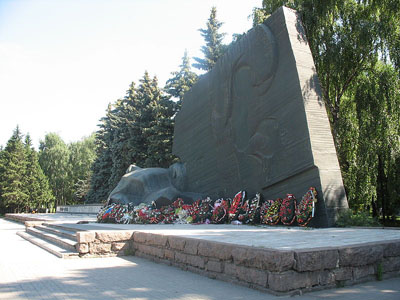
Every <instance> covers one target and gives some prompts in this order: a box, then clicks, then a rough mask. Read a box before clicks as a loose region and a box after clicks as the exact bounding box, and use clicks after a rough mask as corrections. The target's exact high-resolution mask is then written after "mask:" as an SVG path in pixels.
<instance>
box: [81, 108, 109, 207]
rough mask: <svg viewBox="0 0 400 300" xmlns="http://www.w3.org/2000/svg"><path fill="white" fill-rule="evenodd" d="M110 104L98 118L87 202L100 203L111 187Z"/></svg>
mask: <svg viewBox="0 0 400 300" xmlns="http://www.w3.org/2000/svg"><path fill="white" fill-rule="evenodd" d="M111 111H112V106H111V104H109V105H108V107H107V113H106V116H105V117H103V118H102V119H101V120H100V122H101V123H100V124H99V125H98V126H99V127H100V129H99V130H98V131H97V132H96V135H95V144H96V160H95V161H94V163H93V165H92V177H91V179H90V189H89V192H88V195H87V202H88V203H101V202H104V201H105V200H107V197H108V195H109V193H110V192H111V189H112V188H111V187H110V186H109V184H108V180H109V178H110V176H111V167H112V156H111V148H110V147H111V141H112V139H111V135H112V132H111V124H110V123H111V120H110V115H111Z"/></svg>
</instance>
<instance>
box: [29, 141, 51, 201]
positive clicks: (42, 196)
mask: <svg viewBox="0 0 400 300" xmlns="http://www.w3.org/2000/svg"><path fill="white" fill-rule="evenodd" d="M25 151H26V157H27V165H26V174H25V178H24V181H25V187H26V192H27V195H28V203H29V206H30V208H33V209H38V208H42V209H43V208H47V206H48V204H49V203H50V202H51V201H53V200H54V196H53V194H52V191H51V189H50V186H49V181H48V179H47V177H46V175H44V173H43V170H42V168H41V167H40V165H39V156H38V153H37V152H36V150H35V149H34V148H33V147H32V140H31V139H30V136H29V134H28V135H26V137H25Z"/></svg>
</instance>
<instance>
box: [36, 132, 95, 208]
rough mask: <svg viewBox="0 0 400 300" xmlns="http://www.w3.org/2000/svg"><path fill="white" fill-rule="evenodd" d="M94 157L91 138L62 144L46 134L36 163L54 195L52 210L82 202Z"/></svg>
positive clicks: (53, 135)
mask: <svg viewBox="0 0 400 300" xmlns="http://www.w3.org/2000/svg"><path fill="white" fill-rule="evenodd" d="M95 155H96V154H95V144H94V136H90V137H87V138H83V139H82V140H81V141H78V142H75V143H71V144H66V143H65V142H64V141H63V140H62V139H61V137H60V136H59V135H58V134H56V133H48V134H47V135H46V136H45V139H44V141H41V142H40V146H39V163H40V166H41V167H42V169H43V172H44V173H45V174H46V176H47V177H48V178H49V183H50V186H51V189H52V191H53V194H54V196H55V201H54V205H53V207H56V206H58V205H66V204H74V203H76V202H79V201H84V200H85V198H86V196H85V193H84V191H82V188H83V187H86V192H87V185H88V182H89V180H90V177H91V165H92V164H93V161H94V159H95ZM78 191H79V193H78ZM78 194H79V196H78Z"/></svg>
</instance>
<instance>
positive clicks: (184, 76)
mask: <svg viewBox="0 0 400 300" xmlns="http://www.w3.org/2000/svg"><path fill="white" fill-rule="evenodd" d="M179 68H180V69H179V71H175V72H172V73H171V75H172V76H173V77H172V78H170V79H168V80H167V82H166V84H165V87H164V90H165V91H166V92H167V93H168V94H169V95H170V96H171V97H172V98H173V99H175V100H176V101H177V102H176V107H175V111H179V110H180V107H181V105H182V100H183V96H184V95H185V93H186V92H187V91H188V90H190V89H191V88H192V86H193V85H194V84H195V83H196V81H197V74H196V73H194V72H192V69H191V67H190V58H189V56H188V53H187V51H186V50H185V54H184V55H183V57H182V64H181V65H180V66H179Z"/></svg>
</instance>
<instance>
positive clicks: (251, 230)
mask: <svg viewBox="0 0 400 300" xmlns="http://www.w3.org/2000/svg"><path fill="white" fill-rule="evenodd" d="M59 215H61V216H59ZM59 215H58V214H53V215H51V216H49V218H51V220H52V221H53V222H57V223H58V226H62V227H63V228H65V230H70V231H74V232H76V241H77V244H76V249H77V251H78V252H79V255H80V256H81V257H98V256H115V255H136V256H140V257H144V258H147V259H151V260H153V261H156V262H161V263H165V264H168V265H173V266H177V267H180V268H182V269H185V270H188V271H192V272H195V273H199V274H202V275H205V276H208V277H211V278H216V279H220V280H224V281H229V282H234V283H238V284H241V285H246V286H249V287H252V288H256V289H259V290H265V291H268V292H271V293H274V294H296V293H301V292H307V291H311V290H318V289H325V288H332V287H338V286H345V285H352V284H356V283H359V282H365V281H372V280H377V279H384V278H389V277H394V276H398V275H400V230H395V229H382V228H374V229H360V228H343V229H341V228H329V229H307V228H297V227H261V226H260V227H258V226H243V225H240V226H235V225H184V224H179V225H119V224H97V223H88V224H76V222H74V223H73V222H68V220H65V219H64V223H63V222H62V221H63V219H62V216H65V214H59ZM36 217H37V216H36ZM41 218H43V219H46V218H47V216H45V215H42V216H41ZM57 218H58V220H57ZM47 221H49V219H47ZM65 221H67V222H65ZM70 221H71V220H70ZM79 221H84V218H82V216H80V220H79ZM86 221H88V220H86Z"/></svg>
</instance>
